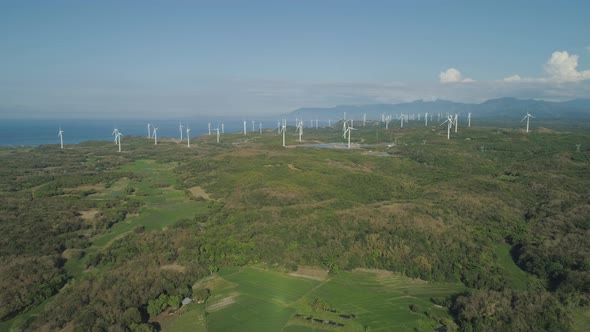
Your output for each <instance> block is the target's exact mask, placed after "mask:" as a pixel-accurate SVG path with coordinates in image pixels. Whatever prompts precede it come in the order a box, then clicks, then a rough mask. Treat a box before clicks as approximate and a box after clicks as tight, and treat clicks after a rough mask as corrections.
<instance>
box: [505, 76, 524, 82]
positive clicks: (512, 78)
mask: <svg viewBox="0 0 590 332" xmlns="http://www.w3.org/2000/svg"><path fill="white" fill-rule="evenodd" d="M521 80H522V78H521V77H520V76H519V75H512V76H508V77H504V79H503V81H506V82H518V81H521Z"/></svg>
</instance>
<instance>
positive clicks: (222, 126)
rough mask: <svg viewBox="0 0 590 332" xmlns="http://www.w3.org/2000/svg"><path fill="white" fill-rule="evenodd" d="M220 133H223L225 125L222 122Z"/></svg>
mask: <svg viewBox="0 0 590 332" xmlns="http://www.w3.org/2000/svg"><path fill="white" fill-rule="evenodd" d="M221 133H222V134H225V125H224V124H223V122H222V123H221Z"/></svg>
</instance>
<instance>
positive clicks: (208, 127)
mask: <svg viewBox="0 0 590 332" xmlns="http://www.w3.org/2000/svg"><path fill="white" fill-rule="evenodd" d="M207 129H209V136H211V122H209V123H207Z"/></svg>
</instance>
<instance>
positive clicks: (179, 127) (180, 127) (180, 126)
mask: <svg viewBox="0 0 590 332" xmlns="http://www.w3.org/2000/svg"><path fill="white" fill-rule="evenodd" d="M182 128H184V127H183V126H182V122H180V125H179V126H178V130H179V131H180V141H181V142H182Z"/></svg>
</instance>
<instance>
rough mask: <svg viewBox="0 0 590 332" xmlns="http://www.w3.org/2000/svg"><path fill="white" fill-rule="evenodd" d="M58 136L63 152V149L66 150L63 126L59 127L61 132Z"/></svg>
mask: <svg viewBox="0 0 590 332" xmlns="http://www.w3.org/2000/svg"><path fill="white" fill-rule="evenodd" d="M57 136H59V144H60V145H61V149H62V150H63V148H64V131H63V130H61V126H60V127H59V132H58V133H57Z"/></svg>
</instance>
